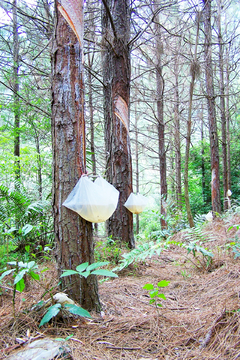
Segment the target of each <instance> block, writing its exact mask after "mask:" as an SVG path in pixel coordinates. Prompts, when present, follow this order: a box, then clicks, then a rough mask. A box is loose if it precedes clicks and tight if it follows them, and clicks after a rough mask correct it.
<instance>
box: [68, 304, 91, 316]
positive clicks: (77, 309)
mask: <svg viewBox="0 0 240 360" xmlns="http://www.w3.org/2000/svg"><path fill="white" fill-rule="evenodd" d="M64 306H65V307H66V308H67V310H68V311H69V312H70V313H72V314H74V315H79V316H82V317H89V318H91V315H90V314H89V312H88V311H87V310H85V309H83V308H81V307H80V306H77V305H72V304H65V305H64Z"/></svg>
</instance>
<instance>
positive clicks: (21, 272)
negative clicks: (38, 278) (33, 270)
mask: <svg viewBox="0 0 240 360" xmlns="http://www.w3.org/2000/svg"><path fill="white" fill-rule="evenodd" d="M26 272H28V270H27V269H23V270H21V271H19V273H18V274H17V276H16V277H15V279H14V284H17V283H18V282H19V281H20V280H21V279H22V278H23V277H24V275H25V274H26Z"/></svg>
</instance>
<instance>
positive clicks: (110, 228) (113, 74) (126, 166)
mask: <svg viewBox="0 0 240 360" xmlns="http://www.w3.org/2000/svg"><path fill="white" fill-rule="evenodd" d="M103 3H104V8H103V16H102V26H103V45H104V50H103V80H104V89H103V94H104V119H105V145H106V176H107V180H108V181H109V182H110V183H111V184H112V185H114V186H115V188H116V189H117V190H119V192H120V197H119V202H118V206H117V209H116V211H115V212H114V213H113V215H112V216H111V218H110V219H109V220H108V221H107V232H108V236H112V237H113V239H115V240H120V241H122V242H124V243H127V244H128V246H129V248H134V247H135V243H134V236H133V215H132V213H131V212H130V211H128V210H127V209H126V208H125V206H124V203H125V202H126V200H127V198H128V196H129V195H130V193H131V192H132V159H131V150H130V136H129V96H130V76H131V75H130V70H131V68H130V50H129V46H128V41H129V27H130V14H129V9H130V6H129V0H119V1H117V2H114V1H113V0H104V1H103Z"/></svg>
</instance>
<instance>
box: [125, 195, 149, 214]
mask: <svg viewBox="0 0 240 360" xmlns="http://www.w3.org/2000/svg"><path fill="white" fill-rule="evenodd" d="M146 205H147V198H146V197H145V196H143V195H141V194H137V195H135V194H133V193H131V194H130V195H129V197H128V199H127V201H126V202H125V204H124V206H125V207H126V208H127V209H128V210H129V211H131V212H132V213H133V214H140V213H141V212H142V211H143V210H144V208H145V206H146Z"/></svg>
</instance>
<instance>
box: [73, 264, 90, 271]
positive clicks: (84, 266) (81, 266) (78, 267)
mask: <svg viewBox="0 0 240 360" xmlns="http://www.w3.org/2000/svg"><path fill="white" fill-rule="evenodd" d="M87 267H88V262H85V263H83V264H80V265H78V266H77V267H76V270H77V271H78V272H82V271H84V270H86V268H87Z"/></svg>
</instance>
